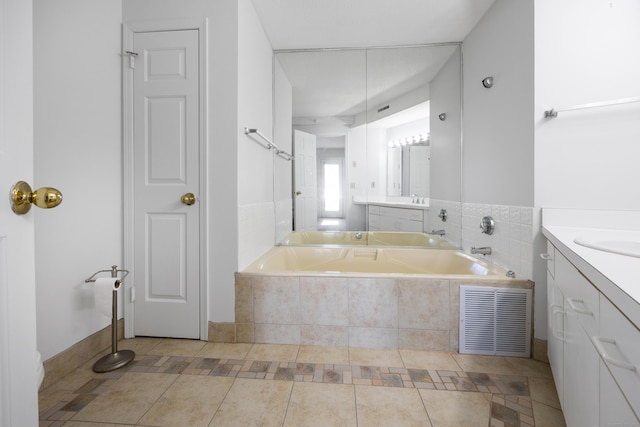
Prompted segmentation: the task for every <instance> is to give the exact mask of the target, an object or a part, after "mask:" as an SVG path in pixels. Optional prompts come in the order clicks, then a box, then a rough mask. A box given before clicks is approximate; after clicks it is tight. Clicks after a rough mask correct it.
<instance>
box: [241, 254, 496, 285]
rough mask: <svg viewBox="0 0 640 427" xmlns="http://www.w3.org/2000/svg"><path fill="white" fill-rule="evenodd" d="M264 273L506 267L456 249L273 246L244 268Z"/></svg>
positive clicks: (453, 271) (443, 272) (469, 271)
mask: <svg viewBox="0 0 640 427" xmlns="http://www.w3.org/2000/svg"><path fill="white" fill-rule="evenodd" d="M242 273H245V274H267V275H300V274H307V275H308V274H332V275H350V276H353V275H363V276H366V275H371V274H373V275H387V276H389V275H390V276H402V275H429V276H447V277H451V276H457V277H459V276H463V277H466V276H491V277H494V278H496V277H498V278H503V277H506V274H507V272H506V270H504V269H503V268H501V267H498V266H496V265H493V264H490V263H488V262H485V261H482V260H479V259H477V258H473V257H470V256H468V255H466V254H464V253H462V252H459V251H452V250H446V249H408V248H395V247H394V248H391V247H341V248H327V247H314V246H299V247H291V246H275V247H273V248H271V249H270V250H269V251H267V252H266V253H265V254H264V255H263V256H261V257H260V258H259V259H257V260H256V261H254V262H253V263H252V264H251V265H249V266H248V267H247V268H245V269H244V270H243V271H242Z"/></svg>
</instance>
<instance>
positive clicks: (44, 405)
mask: <svg viewBox="0 0 640 427" xmlns="http://www.w3.org/2000/svg"><path fill="white" fill-rule="evenodd" d="M54 385H55V384H54ZM75 397H76V394H75V393H72V392H70V391H67V390H52V389H51V388H48V389H47V390H45V391H41V392H40V393H38V413H39V414H40V415H42V414H44V413H45V412H47V411H49V410H50V409H52V408H53V407H54V406H56V405H57V404H58V403H60V402H68V401H70V400H73V399H74V398H75Z"/></svg>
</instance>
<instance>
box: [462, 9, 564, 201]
mask: <svg viewBox="0 0 640 427" xmlns="http://www.w3.org/2000/svg"><path fill="white" fill-rule="evenodd" d="M553 13H554V14H556V13H557V12H553ZM533 42H534V40H533V2H531V1H528V0H515V1H514V0H496V1H495V3H493V5H492V6H491V7H490V8H489V10H488V11H487V13H486V14H485V15H484V16H483V17H482V19H481V20H480V22H479V23H478V24H477V25H476V27H475V28H474V29H473V30H472V31H471V33H469V35H468V36H467V37H466V38H465V39H464V46H463V52H464V75H463V103H464V110H463V111H464V113H463V114H464V119H463V135H464V144H463V150H464V151H463V183H462V185H463V187H462V188H463V192H462V194H463V200H464V201H465V202H468V203H487V204H496V205H516V206H533V123H532V120H531V117H532V116H533V70H534V68H533V65H534V64H533ZM487 76H493V78H494V85H493V87H492V88H491V89H486V88H485V87H483V86H482V83H481V82H482V79H484V78H485V77H487Z"/></svg>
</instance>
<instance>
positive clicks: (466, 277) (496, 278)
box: [236, 245, 530, 283]
mask: <svg viewBox="0 0 640 427" xmlns="http://www.w3.org/2000/svg"><path fill="white" fill-rule="evenodd" d="M297 247H298V248H305V247H308V248H326V249H362V248H363V247H362V246H358V245H351V246H350V245H300V246H296V245H276V246H273V247H271V248H269V249H268V250H267V251H265V252H264V253H263V254H262V255H260V256H259V257H258V258H256V259H255V260H253V261H252V262H251V263H250V264H249V265H247V266H246V267H245V268H244V269H242V270H241V271H238V272H236V274H237V275H246V276H281V277H295V276H304V277H347V278H351V277H354V278H389V279H394V278H395V279H402V278H406V279H421V278H422V279H443V280H455V281H470V280H472V281H482V282H505V281H506V282H508V283H515V282H529V281H530V280H529V279H527V278H525V277H518V276H516V277H510V276H508V275H507V273H508V270H507V269H506V268H504V267H501V266H499V265H497V264H493V263H492V262H490V261H488V260H484V259H480V258H476V257H473V256H471V255H469V254H467V253H465V252H464V251H462V250H460V249H457V250H456V253H457V254H458V256H462V257H463V258H466V259H467V260H469V261H472V262H477V263H479V264H482V265H489V266H491V268H492V269H497V270H499V273H500V274H487V275H479V274H478V275H476V274H446V273H437V274H435V273H398V272H360V271H332V270H296V269H291V270H283V269H278V270H257V269H255V268H253V266H254V265H255V264H256V263H258V261H259V260H261V259H262V258H264V257H265V256H267V254H269V253H270V252H272V251H274V250H275V251H277V250H286V249H289V248H291V249H295V248H297ZM367 248H371V249H374V248H375V249H383V250H384V249H391V250H395V249H399V250H409V251H434V250H441V251H446V252H449V251H451V249H437V248H422V247H419V248H416V247H411V246H409V247H397V246H381V247H377V246H367Z"/></svg>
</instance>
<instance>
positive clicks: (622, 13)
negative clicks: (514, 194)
mask: <svg viewBox="0 0 640 427" xmlns="http://www.w3.org/2000/svg"><path fill="white" fill-rule="evenodd" d="M576 10H579V11H580V14H579V15H576V14H575V11H576ZM572 15H576V16H575V19H573V18H572V19H566V17H567V16H572ZM639 19H640V2H638V1H636V0H616V1H607V2H602V1H597V0H566V1H562V2H555V1H552V0H538V1H537V2H536V9H535V22H536V47H535V54H536V64H535V67H536V69H535V70H536V74H535V84H536V99H535V105H536V109H535V125H536V152H535V160H536V194H535V204H536V206H539V207H554V208H580V209H605V208H606V209H618V210H628V209H632V210H638V209H640V197H638V182H640V168H639V167H638V159H639V158H640V144H638V141H640V125H639V123H640V103H635V104H627V105H620V106H618V107H603V108H594V109H589V110H580V111H573V112H565V113H563V112H560V113H559V115H558V117H557V118H555V119H544V118H543V114H544V110H548V109H550V108H555V109H556V110H557V109H560V110H562V109H564V108H570V107H572V106H579V105H582V104H588V103H594V102H601V101H607V100H614V99H618V98H629V97H640V78H639V77H638V76H640V54H638V52H639V51H638V45H639V43H640V25H639V24H640V20H639Z"/></svg>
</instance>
